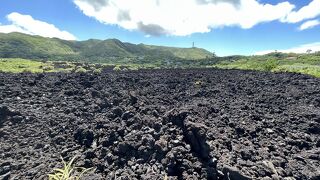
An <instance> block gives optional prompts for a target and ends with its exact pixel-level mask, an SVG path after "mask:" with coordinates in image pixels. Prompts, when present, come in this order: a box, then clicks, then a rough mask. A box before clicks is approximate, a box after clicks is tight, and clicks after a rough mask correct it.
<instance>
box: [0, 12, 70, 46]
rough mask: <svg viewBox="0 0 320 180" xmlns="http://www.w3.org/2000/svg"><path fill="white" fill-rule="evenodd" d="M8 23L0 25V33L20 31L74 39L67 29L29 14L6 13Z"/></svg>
mask: <svg viewBox="0 0 320 180" xmlns="http://www.w3.org/2000/svg"><path fill="white" fill-rule="evenodd" d="M7 19H8V21H10V22H11V24H10V25H0V32H1V33H10V32H21V33H25V34H31V35H39V36H43V37H50V38H52V37H56V38H60V39H65V40H75V39H76V37H75V36H74V35H72V34H71V33H69V32H67V31H61V30H59V29H58V28H57V27H55V26H54V25H53V24H49V23H46V22H43V21H39V20H36V19H33V18H32V17H31V16H29V15H23V14H19V13H16V12H13V13H11V14H9V15H7Z"/></svg>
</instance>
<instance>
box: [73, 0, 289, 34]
mask: <svg viewBox="0 0 320 180" xmlns="http://www.w3.org/2000/svg"><path fill="white" fill-rule="evenodd" d="M73 1H74V3H75V4H76V6H77V7H78V8H79V9H80V10H81V11H82V12H83V13H84V14H85V15H87V16H89V17H93V18H95V19H97V20H98V21H100V22H101V23H105V24H111V25H118V26H120V27H122V28H125V29H128V30H139V31H142V32H144V33H146V34H148V35H155V36H157V35H162V34H166V35H176V36H185V35H190V34H193V33H205V32H210V31H211V30H212V29H215V28H220V27H225V26H239V27H241V28H244V29H248V28H252V27H253V26H255V25H257V24H259V23H263V22H270V21H275V20H285V19H286V17H287V16H288V15H289V14H290V13H292V11H293V9H294V8H295V6H294V5H293V4H290V3H289V2H282V3H278V4H276V5H271V4H262V3H260V2H259V0H174V1H173V0H134V1H133V0H131V1H128V0H73Z"/></svg>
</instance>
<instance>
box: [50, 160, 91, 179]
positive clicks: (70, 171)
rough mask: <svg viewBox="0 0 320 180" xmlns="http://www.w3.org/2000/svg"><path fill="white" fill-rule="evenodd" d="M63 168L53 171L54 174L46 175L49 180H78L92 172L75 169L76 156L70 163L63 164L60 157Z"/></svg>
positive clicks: (84, 169)
mask: <svg viewBox="0 0 320 180" xmlns="http://www.w3.org/2000/svg"><path fill="white" fill-rule="evenodd" d="M61 159H62V162H63V167H62V168H61V169H60V168H55V169H53V171H54V173H52V174H48V176H49V180H80V178H81V177H82V176H83V175H84V174H85V173H87V172H88V171H90V170H92V168H83V167H75V166H74V161H75V159H76V156H75V157H73V158H72V159H71V161H70V162H68V163H67V162H65V161H64V160H63V158H62V157H61Z"/></svg>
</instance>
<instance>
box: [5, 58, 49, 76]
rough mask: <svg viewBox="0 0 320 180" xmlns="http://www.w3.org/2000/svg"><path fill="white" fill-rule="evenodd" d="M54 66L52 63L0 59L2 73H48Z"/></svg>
mask: <svg viewBox="0 0 320 180" xmlns="http://www.w3.org/2000/svg"><path fill="white" fill-rule="evenodd" d="M52 70H53V66H52V64H50V63H44V62H38V61H32V60H26V59H0V71H2V72H13V73H21V72H32V73H39V72H46V71H47V72H48V71H52Z"/></svg>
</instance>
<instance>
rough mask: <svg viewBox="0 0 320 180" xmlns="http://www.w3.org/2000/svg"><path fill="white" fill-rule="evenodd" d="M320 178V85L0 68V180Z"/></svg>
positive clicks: (208, 74)
mask: <svg viewBox="0 0 320 180" xmlns="http://www.w3.org/2000/svg"><path fill="white" fill-rule="evenodd" d="M60 156H61V157H63V159H65V160H66V161H68V160H70V159H71V158H72V157H74V156H78V159H77V161H76V165H77V166H81V167H88V168H89V167H94V168H96V169H95V171H94V172H91V173H89V174H88V175H86V176H85V178H84V179H132V180H134V179H145V180H147V179H149V180H158V179H159V180H162V179H165V178H166V177H167V179H230V180H239V179H240V180H241V179H244V180H246V179H265V180H267V179H286V180H292V179H299V180H304V179H314V180H316V179H320V79H317V78H313V77H310V76H306V75H300V74H291V73H278V74H273V73H265V72H254V71H240V70H217V69H194V70H192V69H191V70H139V71H127V72H113V71H107V70H106V71H104V72H102V73H101V74H90V73H69V74H68V73H48V74H29V73H24V74H9V73H0V179H47V178H48V177H47V174H48V173H52V170H53V169H54V168H59V167H61V160H60Z"/></svg>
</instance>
